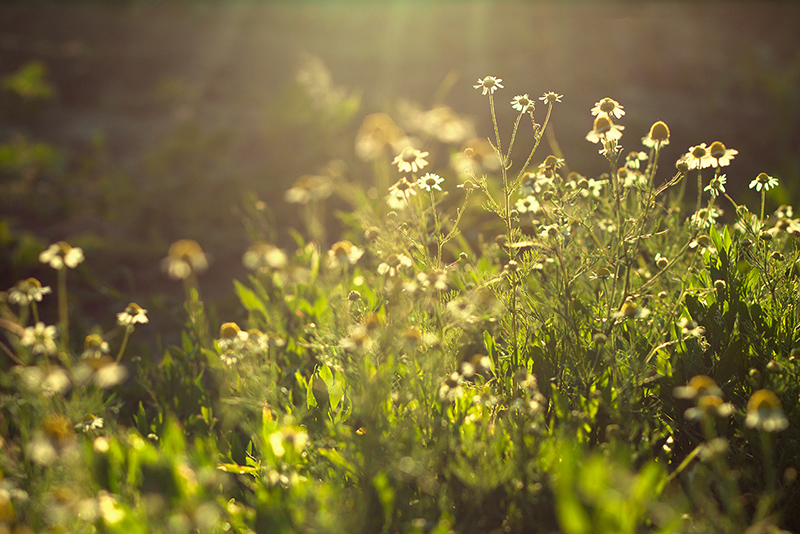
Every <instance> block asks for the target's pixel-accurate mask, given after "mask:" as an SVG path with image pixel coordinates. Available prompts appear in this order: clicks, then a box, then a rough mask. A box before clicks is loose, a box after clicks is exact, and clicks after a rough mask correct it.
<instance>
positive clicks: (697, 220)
mask: <svg viewBox="0 0 800 534" xmlns="http://www.w3.org/2000/svg"><path fill="white" fill-rule="evenodd" d="M720 215H722V211H720V210H718V209H717V208H716V207H714V206H712V207H711V209H709V208H700V210H698V211H697V212H696V213H693V214H692V216H691V218H690V220H689V222H691V224H692V226H695V227H697V228H708V227H709V226H714V225H715V224H716V223H717V219H718V218H719V217H720Z"/></svg>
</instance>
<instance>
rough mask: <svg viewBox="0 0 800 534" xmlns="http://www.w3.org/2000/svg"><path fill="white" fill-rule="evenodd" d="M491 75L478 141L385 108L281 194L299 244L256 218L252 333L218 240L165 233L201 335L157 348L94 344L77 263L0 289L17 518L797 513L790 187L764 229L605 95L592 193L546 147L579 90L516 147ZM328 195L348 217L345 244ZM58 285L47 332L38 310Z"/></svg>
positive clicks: (682, 527)
mask: <svg viewBox="0 0 800 534" xmlns="http://www.w3.org/2000/svg"><path fill="white" fill-rule="evenodd" d="M475 88H476V89H478V90H479V91H480V93H481V95H480V96H481V97H482V98H486V100H488V107H489V113H490V117H491V124H492V127H493V128H492V130H493V131H492V132H491V133H490V135H489V137H488V139H482V138H479V137H476V136H475V134H474V131H473V128H474V127H473V126H472V125H471V123H470V122H469V121H467V120H465V119H463V118H462V117H460V116H459V115H458V114H456V113H455V112H454V111H453V110H451V109H450V108H445V107H443V106H439V107H437V108H434V109H431V110H419V109H413V107H410V108H409V109H404V110H401V112H402V114H404V115H405V117H404V120H399V119H398V120H395V119H393V118H392V117H391V116H390V115H388V114H385V113H380V114H374V115H369V116H367V117H365V119H364V122H363V124H362V126H361V128H360V129H359V133H358V137H357V138H356V139H355V141H354V143H353V156H354V157H350V155H343V159H342V160H337V161H334V162H332V163H331V164H329V165H327V166H326V167H325V168H324V169H322V170H321V171H320V173H319V174H318V175H314V176H310V175H306V176H303V177H302V178H301V179H299V180H298V181H297V182H296V183H295V184H294V185H293V186H292V187H291V188H290V189H289V191H288V192H287V196H286V199H287V200H288V201H290V202H295V203H298V204H300V205H301V206H303V207H304V210H303V221H302V222H303V224H304V225H305V228H304V229H301V230H300V231H298V232H295V233H294V237H295V241H296V247H295V249H294V250H293V251H287V250H284V249H281V248H279V247H278V246H276V245H275V244H273V243H271V242H270V240H269V238H268V236H266V235H260V234H259V231H258V227H259V225H258V224H257V221H255V222H254V221H251V222H250V224H249V226H248V228H249V229H250V230H251V233H252V236H253V243H252V246H251V247H250V248H249V249H248V250H247V251H244V254H243V263H244V265H245V266H246V267H247V268H248V269H249V270H250V273H251V274H250V276H249V277H248V279H247V280H243V281H239V280H236V281H234V292H235V294H236V296H237V297H238V300H239V301H240V303H241V307H240V311H239V312H238V313H237V314H236V316H235V317H221V318H218V317H217V316H216V312H215V310H214V309H213V308H212V307H209V306H208V305H207V303H206V302H205V301H204V300H203V298H202V297H201V291H200V278H199V276H198V275H200V274H202V272H203V271H205V270H207V269H208V268H209V267H210V266H209V262H208V258H207V256H206V254H205V253H204V252H203V250H202V248H201V247H200V245H199V244H198V243H197V242H196V241H191V240H181V241H178V242H176V243H174V244H173V246H172V247H171V248H170V250H169V253H168V255H167V257H166V258H165V259H164V261H163V263H162V267H163V268H164V270H165V272H166V273H167V274H168V275H169V276H170V277H171V278H174V279H176V280H179V281H181V283H183V285H184V294H185V311H186V323H185V326H184V328H183V329H182V334H181V340H180V344H179V345H175V346H169V347H166V348H165V349H164V350H163V354H159V355H158V356H159V358H148V357H143V356H146V354H140V353H137V350H138V349H134V350H132V349H131V343H130V342H131V340H132V339H134V337H135V336H136V331H137V330H139V329H144V328H147V326H148V313H147V311H146V310H145V309H143V308H142V307H141V306H139V305H138V304H136V303H129V304H128V305H127V306H124V303H121V305H120V310H121V311H120V312H119V313H118V315H117V321H116V326H115V327H114V328H113V329H112V330H110V331H107V332H104V331H102V330H100V329H96V330H94V331H91V332H85V333H81V334H82V336H77V335H76V334H77V333H78V332H76V331H75V330H76V329H75V327H74V326H72V327H71V326H70V325H71V322H70V306H69V302H68V299H69V298H70V294H69V292H68V291H67V282H68V277H69V271H70V270H71V269H74V268H76V267H78V266H79V265H80V264H81V263H82V262H83V260H84V255H83V251H82V250H80V249H79V248H77V247H71V246H70V245H68V244H67V243H65V242H61V243H57V244H55V245H53V246H52V247H50V248H48V249H46V250H45V251H44V252H42V255H41V256H40V260H41V261H42V263H46V264H48V265H50V266H51V267H52V268H53V269H54V270H55V271H56V275H55V276H56V282H55V284H56V290H55V291H53V290H52V289H51V288H50V287H49V286H46V285H44V284H43V283H42V282H41V281H39V280H36V279H33V278H28V279H26V280H22V281H20V282H18V283H17V284H16V285H15V286H14V287H12V288H10V289H9V290H8V291H7V292H6V293H4V294H3V298H2V300H0V317H2V319H0V327H2V328H3V330H4V331H5V333H6V335H5V341H4V342H3V344H2V345H0V349H2V353H3V355H4V360H3V366H4V373H3V379H2V380H3V382H2V397H0V428H2V439H3V443H4V447H3V450H2V453H0V473H2V475H3V478H2V485H1V486H0V525H2V527H3V528H6V529H8V530H12V529H16V531H25V529H28V530H33V531H47V530H49V531H70V532H83V531H86V532H98V531H102V532H122V531H126V532H130V531H141V532H145V531H151V530H154V531H162V530H163V531H169V532H229V531H233V532H273V531H276V532H297V531H304V532H306V531H307V532H342V531H358V532H419V533H423V532H424V533H430V532H436V533H445V532H530V531H533V532H539V531H542V532H550V531H563V532H567V533H570V534H573V533H574V534H580V533H584V532H615V533H617V532H639V531H642V530H647V531H651V530H652V531H659V532H684V531H687V532H689V531H691V532H694V531H697V532H706V531H714V532H728V531H730V532H733V531H742V530H744V529H747V528H750V527H753V528H756V527H757V528H759V529H765V530H776V529H778V528H780V527H791V526H792V525H795V523H792V522H793V521H796V519H795V518H794V517H793V516H792V515H791V511H792V510H793V509H795V508H796V507H797V505H798V502H797V491H796V486H795V484H796V482H795V479H796V477H797V471H796V466H797V464H798V450H800V449H798V447H797V446H796V445H797V440H798V426H797V425H796V424H794V422H795V421H797V410H798V403H797V399H798V394H799V393H800V391H798V386H797V383H798V382H797V380H796V378H797V365H798V364H797V358H796V357H797V353H798V350H800V349H798V348H797V347H798V336H797V329H798V319H799V318H800V316H799V315H798V291H797V284H798V280H797V279H798V275H799V274H800V267H798V266H799V265H800V254H798V249H797V245H796V239H797V236H798V235H800V221H798V220H797V219H795V218H794V217H793V213H792V210H791V208H789V207H785V206H784V207H781V208H779V209H778V211H776V212H775V214H774V215H768V214H767V213H766V211H765V206H766V193H767V192H768V191H769V190H770V189H771V188H773V187H775V186H777V185H779V184H778V181H777V179H776V178H774V177H771V176H768V175H766V174H760V175H759V176H757V177H755V179H753V181H752V182H751V184H750V187H751V188H752V189H755V190H756V191H758V192H759V193H761V206H760V211H759V213H758V214H755V213H751V212H750V211H749V210H748V209H747V207H746V205H745V203H744V202H740V203H737V202H736V201H735V200H734V199H733V198H732V197H731V196H729V195H728V192H727V191H726V184H727V183H728V180H727V176H726V174H724V173H723V170H724V168H727V167H728V166H730V165H732V164H733V160H734V157H735V155H736V154H737V151H736V150H733V149H728V148H727V147H725V146H724V144H723V143H721V142H719V141H715V142H713V143H711V144H710V145H708V146H707V145H706V144H705V143H701V144H698V145H696V146H694V147H691V148H690V149H689V150H688V151H687V153H686V154H685V155H684V156H683V157H681V158H680V159H679V160H678V161H677V162H676V163H674V164H673V162H668V163H665V162H664V161H663V158H664V156H663V153H664V151H663V149H664V147H665V146H667V145H668V143H669V141H670V130H669V128H668V126H667V125H666V124H665V123H664V122H661V121H658V122H656V123H655V124H653V126H652V128H651V129H650V131H649V132H648V133H646V135H644V137H637V138H635V139H633V140H631V141H630V142H629V141H628V140H627V139H628V136H629V135H631V133H630V132H629V131H627V130H625V127H624V125H623V124H621V121H622V119H623V117H624V116H625V110H624V107H623V106H622V105H620V103H619V102H617V101H615V100H613V99H611V98H603V99H601V100H599V101H598V102H597V103H596V105H595V106H594V107H593V108H592V109H591V110H590V112H591V115H588V114H587V123H588V122H590V119H589V117H593V119H591V120H593V125H592V127H591V130H590V131H589V132H588V133H587V134H586V139H587V141H588V142H590V143H592V145H590V146H593V147H595V148H596V149H598V151H599V155H598V157H599V158H602V159H603V160H604V161H605V163H606V164H607V165H608V171H607V172H605V173H603V174H602V175H600V176H595V177H586V176H583V175H581V174H580V173H579V171H578V170H576V169H572V168H570V164H569V161H567V160H565V159H564V158H563V157H561V155H560V154H559V153H558V152H557V144H556V143H554V142H552V140H551V142H549V143H548V144H549V145H550V146H551V147H552V148H553V149H554V152H555V153H553V154H547V155H543V154H542V153H541V152H542V150H544V146H546V145H544V144H543V143H542V141H543V140H544V139H546V137H545V133H546V131H547V125H548V123H549V121H550V117H551V116H552V114H553V113H557V110H558V108H557V106H558V105H561V100H562V95H559V94H557V93H554V92H546V93H544V94H543V95H542V97H541V98H539V99H538V100H537V99H534V98H531V97H530V96H529V95H528V94H522V95H517V96H515V97H514V98H513V99H511V101H510V105H511V106H512V108H513V109H514V110H516V111H517V113H518V114H517V116H516V118H515V120H514V123H513V125H511V126H510V128H509V129H508V130H506V129H505V125H502V124H500V121H499V120H498V113H497V110H496V106H497V105H498V103H497V102H496V99H499V95H500V94H503V93H502V92H501V91H502V90H504V89H505V87H504V85H503V80H501V79H499V78H496V77H492V76H488V77H485V78H482V79H479V80H478V81H477V84H476V85H475ZM564 105H566V104H564ZM537 106H538V107H539V108H538V109H537ZM400 124H403V126H401V125H400ZM421 139H428V141H427V144H426V143H425V142H423V141H421ZM623 140H624V143H625V145H626V146H623ZM640 145H641V146H642V147H643V150H637V149H638V148H639V146H640ZM521 146H522V147H524V148H522V149H521V148H520V147H521ZM627 146H632V147H635V149H633V150H631V149H630V148H627ZM515 148H516V149H517V150H516V152H515ZM520 150H521V152H520ZM517 153H522V154H523V157H522V158H521V159H520V160H519V161H518V162H515V161H514V160H513V159H512V155H513V154H517ZM347 162H349V163H347ZM359 170H360V171H361V172H363V173H364V175H365V177H362V178H363V179H354V177H352V176H348V174H349V173H352V172H358V171H359ZM690 179H691V180H695V179H696V180H697V199H696V201H695V200H694V199H692V200H691V201H689V204H693V205H694V206H693V207H694V209H693V210H692V211H691V212H690V213H687V212H686V205H687V204H686V202H684V200H685V199H684V186H685V184H686V181H687V180H690ZM360 183H366V184H367V186H366V187H362V186H361V185H359V184H360ZM390 184H391V185H390ZM334 195H338V196H340V197H342V198H344V199H346V200H347V201H348V202H349V203H350V204H351V206H352V209H351V210H350V211H349V212H348V213H343V214H342V215H341V218H342V220H343V221H344V223H345V227H346V228H345V231H344V235H341V236H338V237H337V238H336V239H337V240H336V241H335V242H333V243H330V244H329V243H326V242H324V240H325V239H327V229H326V227H325V224H324V218H323V217H322V215H321V214H322V213H323V212H322V208H323V207H324V206H325V202H326V199H328V198H330V197H332V196H334ZM255 202H256V203H257V202H258V201H257V200H256V201H255ZM723 202H726V203H729V205H728V204H725V205H724V209H726V210H730V212H731V213H734V214H735V221H734V222H733V223H732V224H730V225H724V224H723V223H722V222H721V219H720V218H719V214H720V212H721V210H722V209H723V208H722V205H721V204H722V203H723ZM256 211H257V210H256ZM256 211H253V210H250V213H255V212H256ZM304 236H305V237H304ZM309 237H310V238H311V240H310V241H308V242H306V239H307V238H309ZM89 259H90V260H91V258H89ZM51 293H55V295H54V296H51ZM54 297H55V298H56V299H57V302H58V324H57V325H47V324H45V323H44V322H42V321H41V320H40V317H39V313H38V308H37V306H38V305H39V303H40V302H42V300H43V299H46V298H47V299H49V298H54ZM80 337H83V339H84V340H85V341H84V342H83V344H82V348H79V346H80V343H79V342H78V340H79V339H80ZM795 526H796V525H795Z"/></svg>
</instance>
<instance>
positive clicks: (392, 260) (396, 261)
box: [378, 254, 413, 276]
mask: <svg viewBox="0 0 800 534" xmlns="http://www.w3.org/2000/svg"><path fill="white" fill-rule="evenodd" d="M411 265H413V262H412V261H411V258H409V257H408V256H406V255H404V254H390V255H389V257H387V258H386V261H384V262H383V263H381V264H380V265H378V274H388V275H389V276H396V275H397V273H399V272H400V269H402V268H408V267H411Z"/></svg>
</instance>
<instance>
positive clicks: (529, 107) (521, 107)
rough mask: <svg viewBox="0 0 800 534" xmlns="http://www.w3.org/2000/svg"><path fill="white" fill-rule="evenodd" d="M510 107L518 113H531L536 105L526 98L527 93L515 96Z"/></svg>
mask: <svg viewBox="0 0 800 534" xmlns="http://www.w3.org/2000/svg"><path fill="white" fill-rule="evenodd" d="M511 107H512V108H514V109H516V110H517V111H519V112H520V113H527V112H528V111H533V110H534V108H535V107H536V105H535V103H534V101H533V100H531V98H530V97H529V96H528V93H525V94H524V95H517V96H515V97H514V99H513V100H512V101H511Z"/></svg>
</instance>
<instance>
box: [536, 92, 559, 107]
mask: <svg viewBox="0 0 800 534" xmlns="http://www.w3.org/2000/svg"><path fill="white" fill-rule="evenodd" d="M562 98H564V95H560V94H558V93H554V92H552V91H548V92H546V93H545V94H543V95H542V96H540V97H539V100H541V101H542V102H544V103H545V104H554V103H556V102H561V99H562Z"/></svg>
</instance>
